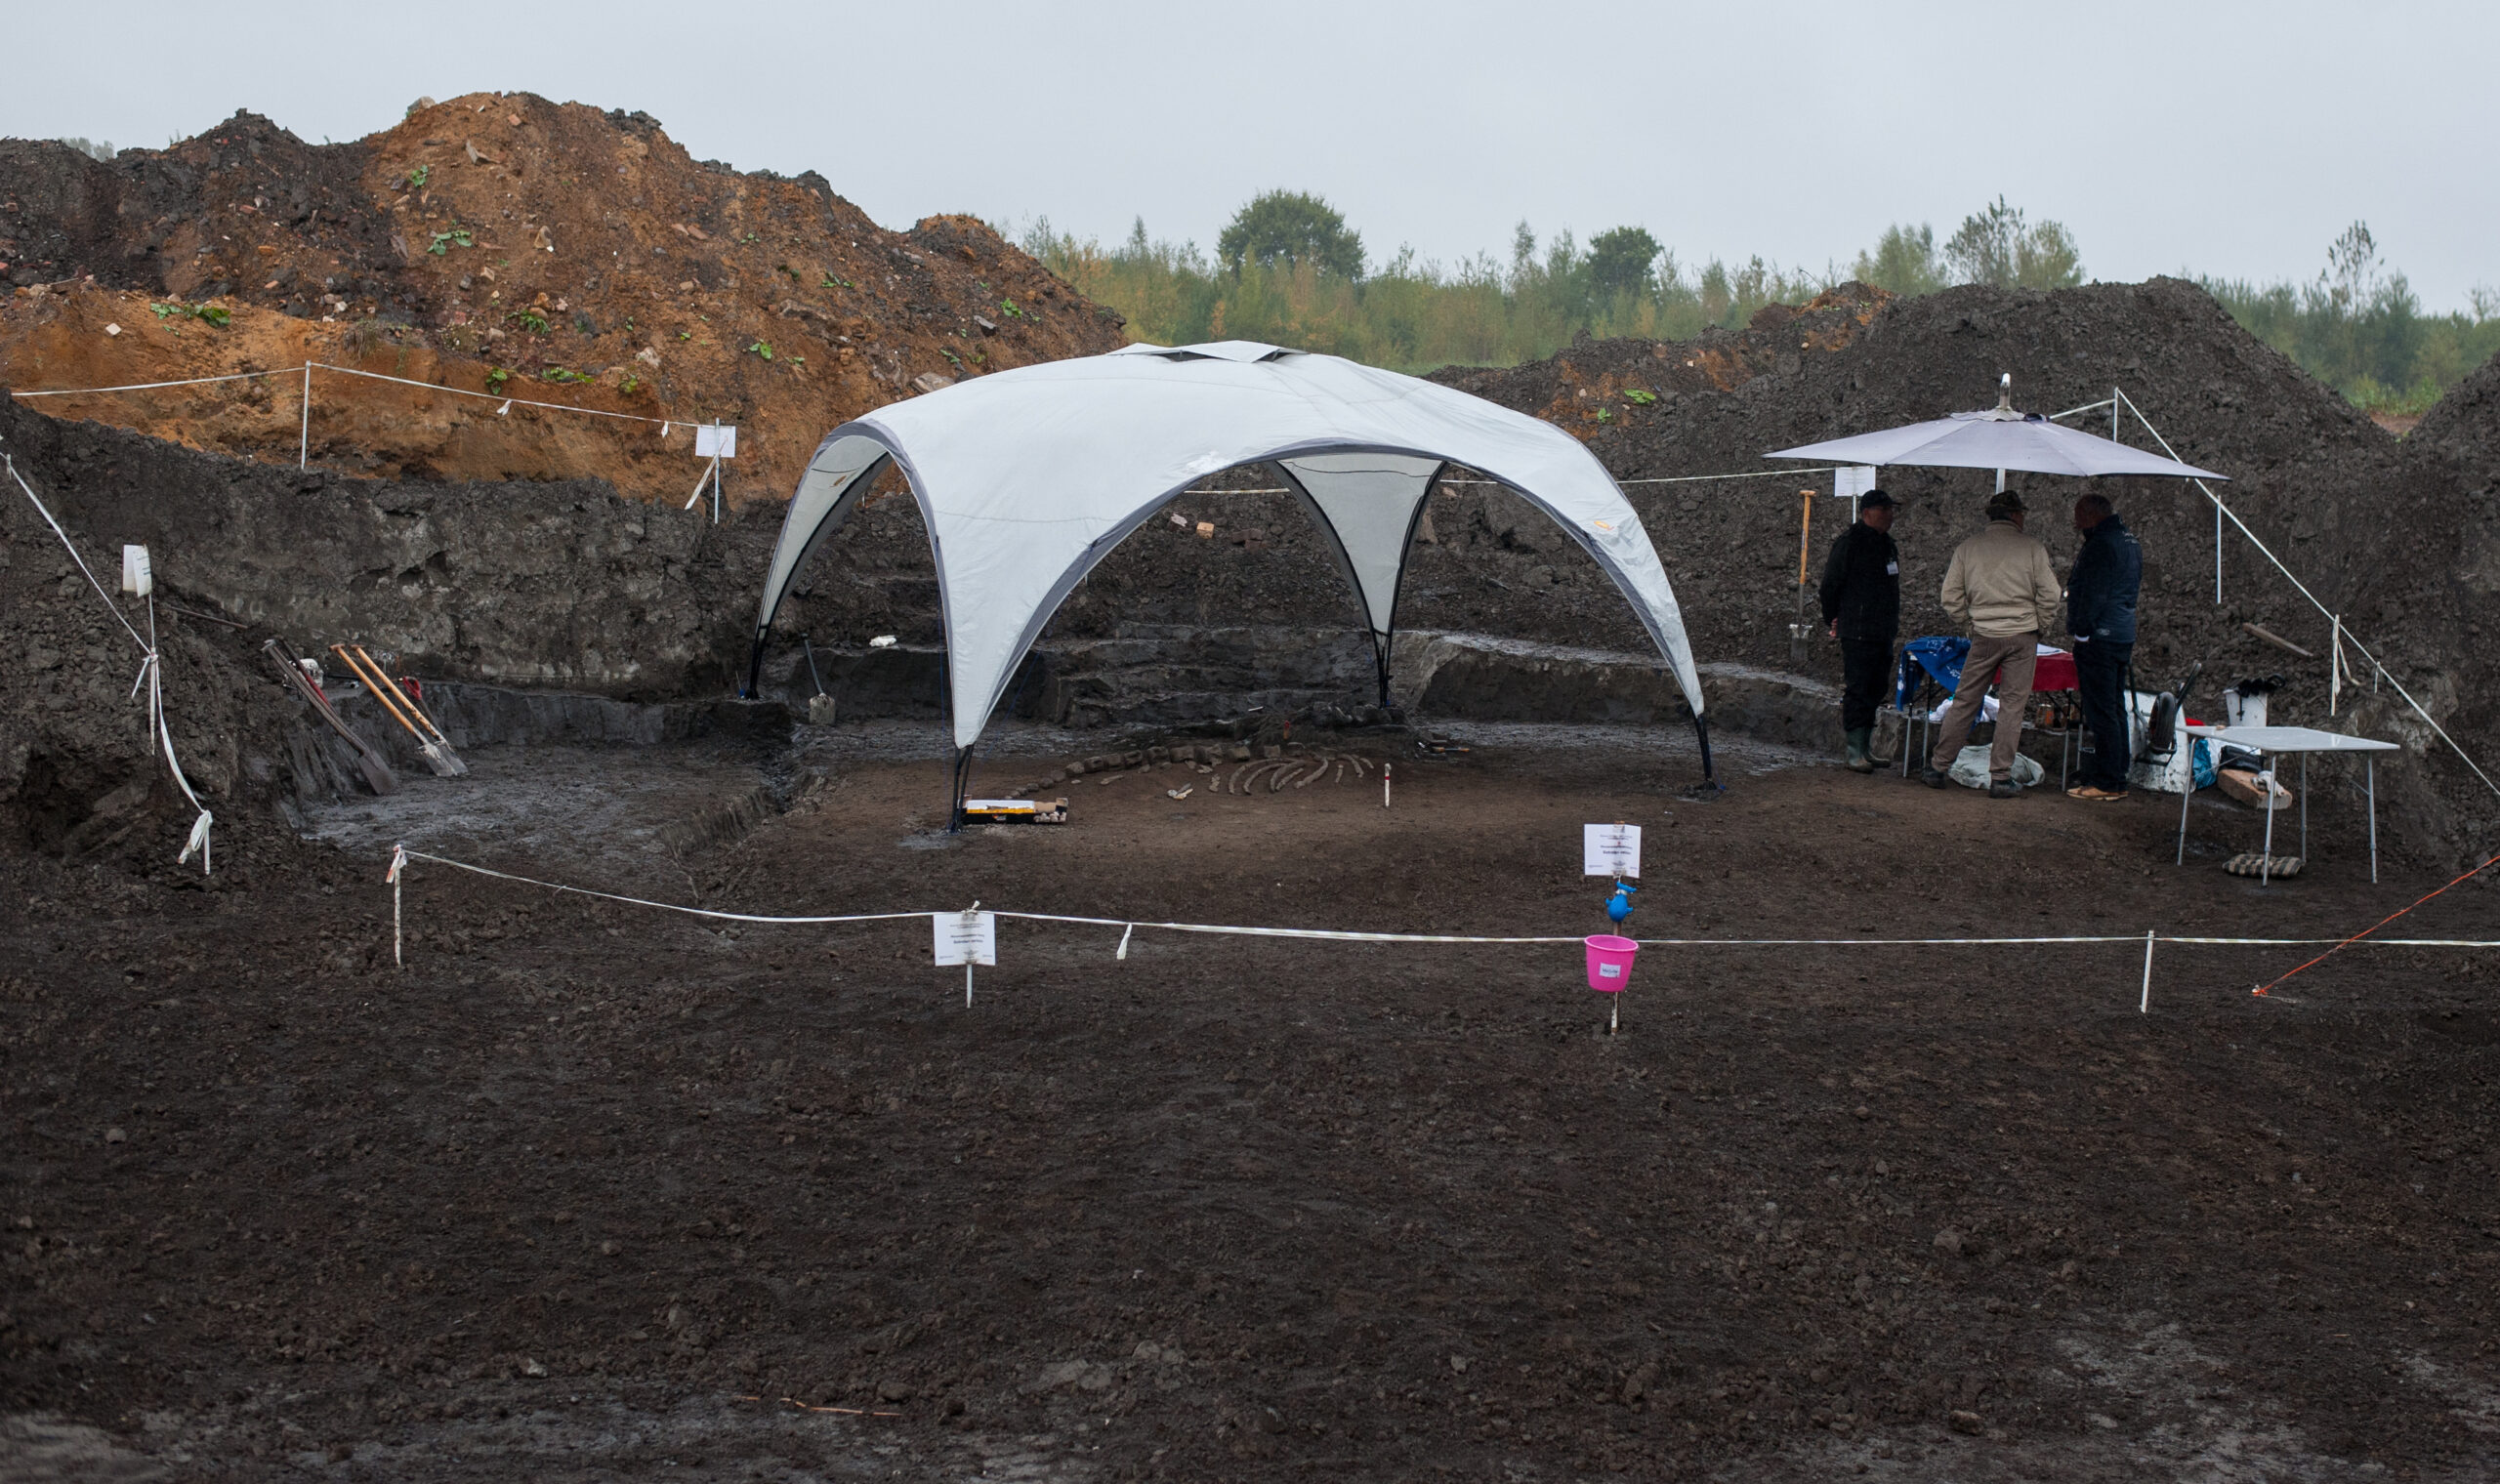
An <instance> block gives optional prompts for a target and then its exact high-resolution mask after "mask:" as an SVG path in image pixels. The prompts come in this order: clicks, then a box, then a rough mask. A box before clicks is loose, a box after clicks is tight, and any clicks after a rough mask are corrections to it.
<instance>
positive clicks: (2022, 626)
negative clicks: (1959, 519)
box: [1919, 489, 2061, 799]
mask: <svg viewBox="0 0 2500 1484" xmlns="http://www.w3.org/2000/svg"><path fill="white" fill-rule="evenodd" d="M1943 598H1944V613H1945V616H1946V617H1948V618H1950V619H1952V620H1953V622H1955V623H1957V624H1961V625H1963V626H1965V627H1967V628H1968V629H1969V630H1970V631H1971V652H1970V655H1969V656H1968V657H1967V658H1965V659H1964V660H1963V661H1962V682H1961V683H1960V684H1959V685H1956V686H1954V687H1953V704H1952V705H1951V706H1949V707H1947V708H1946V709H1945V712H1944V722H1943V724H1942V725H1941V726H1940V727H1938V730H1937V736H1936V751H1935V752H1934V753H1933V754H1931V755H1930V756H1929V758H1928V762H1927V770H1926V771H1925V772H1923V773H1921V774H1919V777H1920V778H1921V779H1922V780H1924V781H1925V782H1926V784H1927V786H1928V787H1930V788H1942V787H1943V786H1944V784H1945V770H1946V769H1947V768H1950V767H1951V766H1952V765H1953V760H1954V758H1955V757H1957V756H1959V755H1960V753H1961V751H1962V741H1963V739H1964V738H1965V737H1968V736H1969V735H1970V734H1971V721H1972V720H1973V719H1974V718H1976V717H1977V716H1978V715H1979V701H1980V698H1981V697H1983V696H1985V695H1986V694H1987V690H1988V681H1989V680H1990V679H1991V678H1993V679H1995V680H1997V690H1996V706H1997V711H1996V717H1997V721H1996V745H1995V746H1994V747H1993V748H1991V749H1989V752H1988V779H1989V782H1988V797H1989V798H1991V799H2012V798H2014V797H2015V796H2016V795H2018V794H2020V793H2021V792H2022V789H2021V785H2020V784H2017V783H2016V782H2015V781H2014V750H2015V747H2016V745H2017V744H2018V743H2020V742H2021V740H2022V708H2023V707H2024V706H2026V705H2028V704H2029V703H2030V700H2031V674H2032V671H2033V668H2034V667H2035V665H2036V664H2037V660H2038V656H2039V652H2040V636H2041V635H2043V634H2047V633H2051V632H2053V631H2052V630H2051V628H2050V626H2051V625H2052V624H2054V623H2056V622H2057V620H2058V604H2059V601H2060V599H2061V595H2060V593H2059V590H2058V574H2057V573H2056V571H2054V570H2053V569H2051V567H2050V565H2049V549H2048V548H2047V547H2044V546H2042V545H2041V544H2040V543H2039V542H2037V541H2034V540H2032V539H2031V538H2030V537H2028V536H2025V535H2024V534H2022V497H2021V496H2020V495H2017V494H2016V493H2015V492H2014V491H2012V490H2010V489H2009V490H2002V491H1999V492H1998V493H1997V494H1996V495H1995V496H1994V497H1993V498H1991V499H1990V500H1989V501H1988V526H1987V529H1986V530H1983V531H1981V532H1979V534H1978V535H1976V536H1973V537H1972V538H1971V539H1970V540H1968V541H1965V542H1963V543H1962V544H1961V545H1960V546H1957V547H1955V548H1954V549H1953V560H1952V563H1951V565H1949V566H1947V567H1946V568H1945V569H1944V592H1943Z"/></svg>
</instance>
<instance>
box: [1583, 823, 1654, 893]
mask: <svg viewBox="0 0 2500 1484" xmlns="http://www.w3.org/2000/svg"><path fill="white" fill-rule="evenodd" d="M1580 873H1581V874H1582V875H1584V876H1612V877H1618V878H1620V879H1622V880H1624V881H1639V880H1640V879H1641V827H1640V826H1639V825H1637V824H1592V825H1583V826H1581V835H1580Z"/></svg>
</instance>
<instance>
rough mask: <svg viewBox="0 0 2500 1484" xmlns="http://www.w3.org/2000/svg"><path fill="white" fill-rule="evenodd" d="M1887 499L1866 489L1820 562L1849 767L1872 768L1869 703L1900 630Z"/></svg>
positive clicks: (1888, 669)
mask: <svg viewBox="0 0 2500 1484" xmlns="http://www.w3.org/2000/svg"><path fill="white" fill-rule="evenodd" d="M1894 509H1895V502H1894V500H1893V497H1892V496H1890V495H1888V494H1886V493H1884V492H1883V491H1882V490H1880V489H1870V490H1868V491H1867V492H1866V494H1865V496H1864V497H1863V498H1861V499H1860V500H1859V501H1858V502H1857V519H1856V521H1855V523H1854V524H1852V525H1851V526H1850V528H1849V529H1848V530H1845V531H1843V532H1841V533H1840V539H1839V540H1837V541H1835V542H1833V543H1832V554H1831V556H1830V558H1829V559H1828V560H1826V561H1825V562H1824V563H1823V586H1822V601H1823V629H1824V632H1826V633H1828V634H1829V635H1831V636H1832V638H1834V639H1839V640H1840V673H1841V699H1840V724H1841V729H1842V730H1843V731H1845V732H1847V733H1848V735H1849V765H1850V768H1851V769H1852V770H1853V771H1855V772H1860V773H1871V772H1873V771H1875V760H1874V759H1873V758H1871V757H1869V756H1868V755H1867V753H1868V746H1869V744H1870V742H1871V741H1872V740H1873V737H1874V732H1875V707H1876V703H1877V702H1878V701H1879V700H1881V699H1882V697H1883V694H1884V687H1885V686H1886V685H1887V684H1889V683H1891V681H1892V679H1893V639H1894V638H1895V637H1896V635H1898V634H1899V633H1900V628H1901V553H1900V548H1898V547H1896V546H1895V545H1893V536H1892V530H1893V511H1894Z"/></svg>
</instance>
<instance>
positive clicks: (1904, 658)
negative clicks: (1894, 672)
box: [1893, 634, 1971, 711]
mask: <svg viewBox="0 0 2500 1484" xmlns="http://www.w3.org/2000/svg"><path fill="white" fill-rule="evenodd" d="M1970 653H1971V641H1970V640H1969V639H1947V638H1945V637H1944V636H1942V635H1940V634H1931V635H1929V636H1927V637H1926V638H1924V639H1911V640H1910V641H1909V642H1908V643H1906V644H1903V645H1902V646H1901V673H1900V676H1899V678H1898V680H1896V682H1895V684H1894V687H1893V704H1894V705H1895V706H1897V707H1899V708H1900V709H1901V710H1903V711H1907V710H1909V709H1910V697H1911V696H1912V695H1914V694H1916V693H1917V691H1918V687H1919V682H1920V681H1921V680H1926V679H1928V678H1930V677H1933V678H1934V679H1935V680H1936V683H1938V685H1941V686H1943V687H1944V693H1945V694H1946V695H1951V694H1952V693H1953V688H1954V687H1955V686H1957V685H1959V684H1961V683H1962V661H1963V660H1965V659H1967V658H1969V657H1970Z"/></svg>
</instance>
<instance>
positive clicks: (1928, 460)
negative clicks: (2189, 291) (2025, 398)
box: [1763, 373, 2227, 489]
mask: <svg viewBox="0 0 2500 1484" xmlns="http://www.w3.org/2000/svg"><path fill="white" fill-rule="evenodd" d="M2002 385H2003V388H2004V390H2003V391H2001V392H1999V393H1998V394H1997V404H1996V405H1995V406H1994V407H1992V408H1990V409H1988V410H1987V411H1985V412H1956V413H1952V414H1950V415H1948V416H1945V417H1940V418H1938V419H1936V420H1935V421H1933V422H1927V423H1911V424H1909V425H1907V426H1906V427H1901V428H1887V429H1885V430H1884V431H1883V432H1881V433H1857V434H1855V435H1854V436H1852V437H1846V438H1833V439H1830V440H1829V441H1827V442H1821V443H1806V444H1802V445H1800V446H1798V447H1795V448H1782V449H1779V450H1777V451H1775V452H1772V453H1767V454H1765V455H1763V457H1764V458H1766V459H1814V460H1819V461H1828V462H1830V463H1834V464H1874V465H1888V464H1906V465H1914V466H1916V467H1918V468H1922V469H1993V470H1995V471H1996V473H1997V487H1998V488H1999V489H2003V488H2004V487H2005V472H2006V471H2007V470H2009V469H2014V470H2021V471H2022V472H2024V473H2026V474H2066V475H2070V476H2074V477H2078V478H2088V477H2092V476H2095V475H2101V474H2152V475H2155V476H2158V477H2163V478H2172V479H2222V478H2226V477H2227V476H2226V475H2223V474H2215V473H2214V472H2213V471H2212V470H2210V469H2198V468H2196V467H2195V466H2194V465H2192V464H2182V463H2180V462H2179V461H2178V460H2176V459H2165V458H2163V457H2162V456H2161V455H2159V454H2157V453H2148V452H2146V450H2144V449H2141V448H2129V447H2128V446H2127V445H2126V444H2124V443H2121V442H2118V441H2117V440H2116V439H2115V438H2114V437H2111V438H2104V437H2096V436H2094V435H2093V434H2091V433H2084V432H2081V431H2079V430H2077V429H2073V428H2066V427H2063V426H2061V425H2059V424H2057V423H2053V422H2051V421H2050V420H2049V419H2047V418H2045V417H2043V416H2041V415H2040V414H2039V413H2036V412H2018V411H2016V410H2015V408H2014V396H2013V386H2014V377H2013V375H2012V374H2011V373H2009V374H2007V376H2006V377H2005V380H2004V382H2003V384H2002ZM2059 415H2060V416H2061V417H2063V416H2064V414H2063V413H2061V414H2059ZM2111 432H2112V433H2115V432H2116V429H2115V427H2114V425H2113V426H2112V428H2111Z"/></svg>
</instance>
